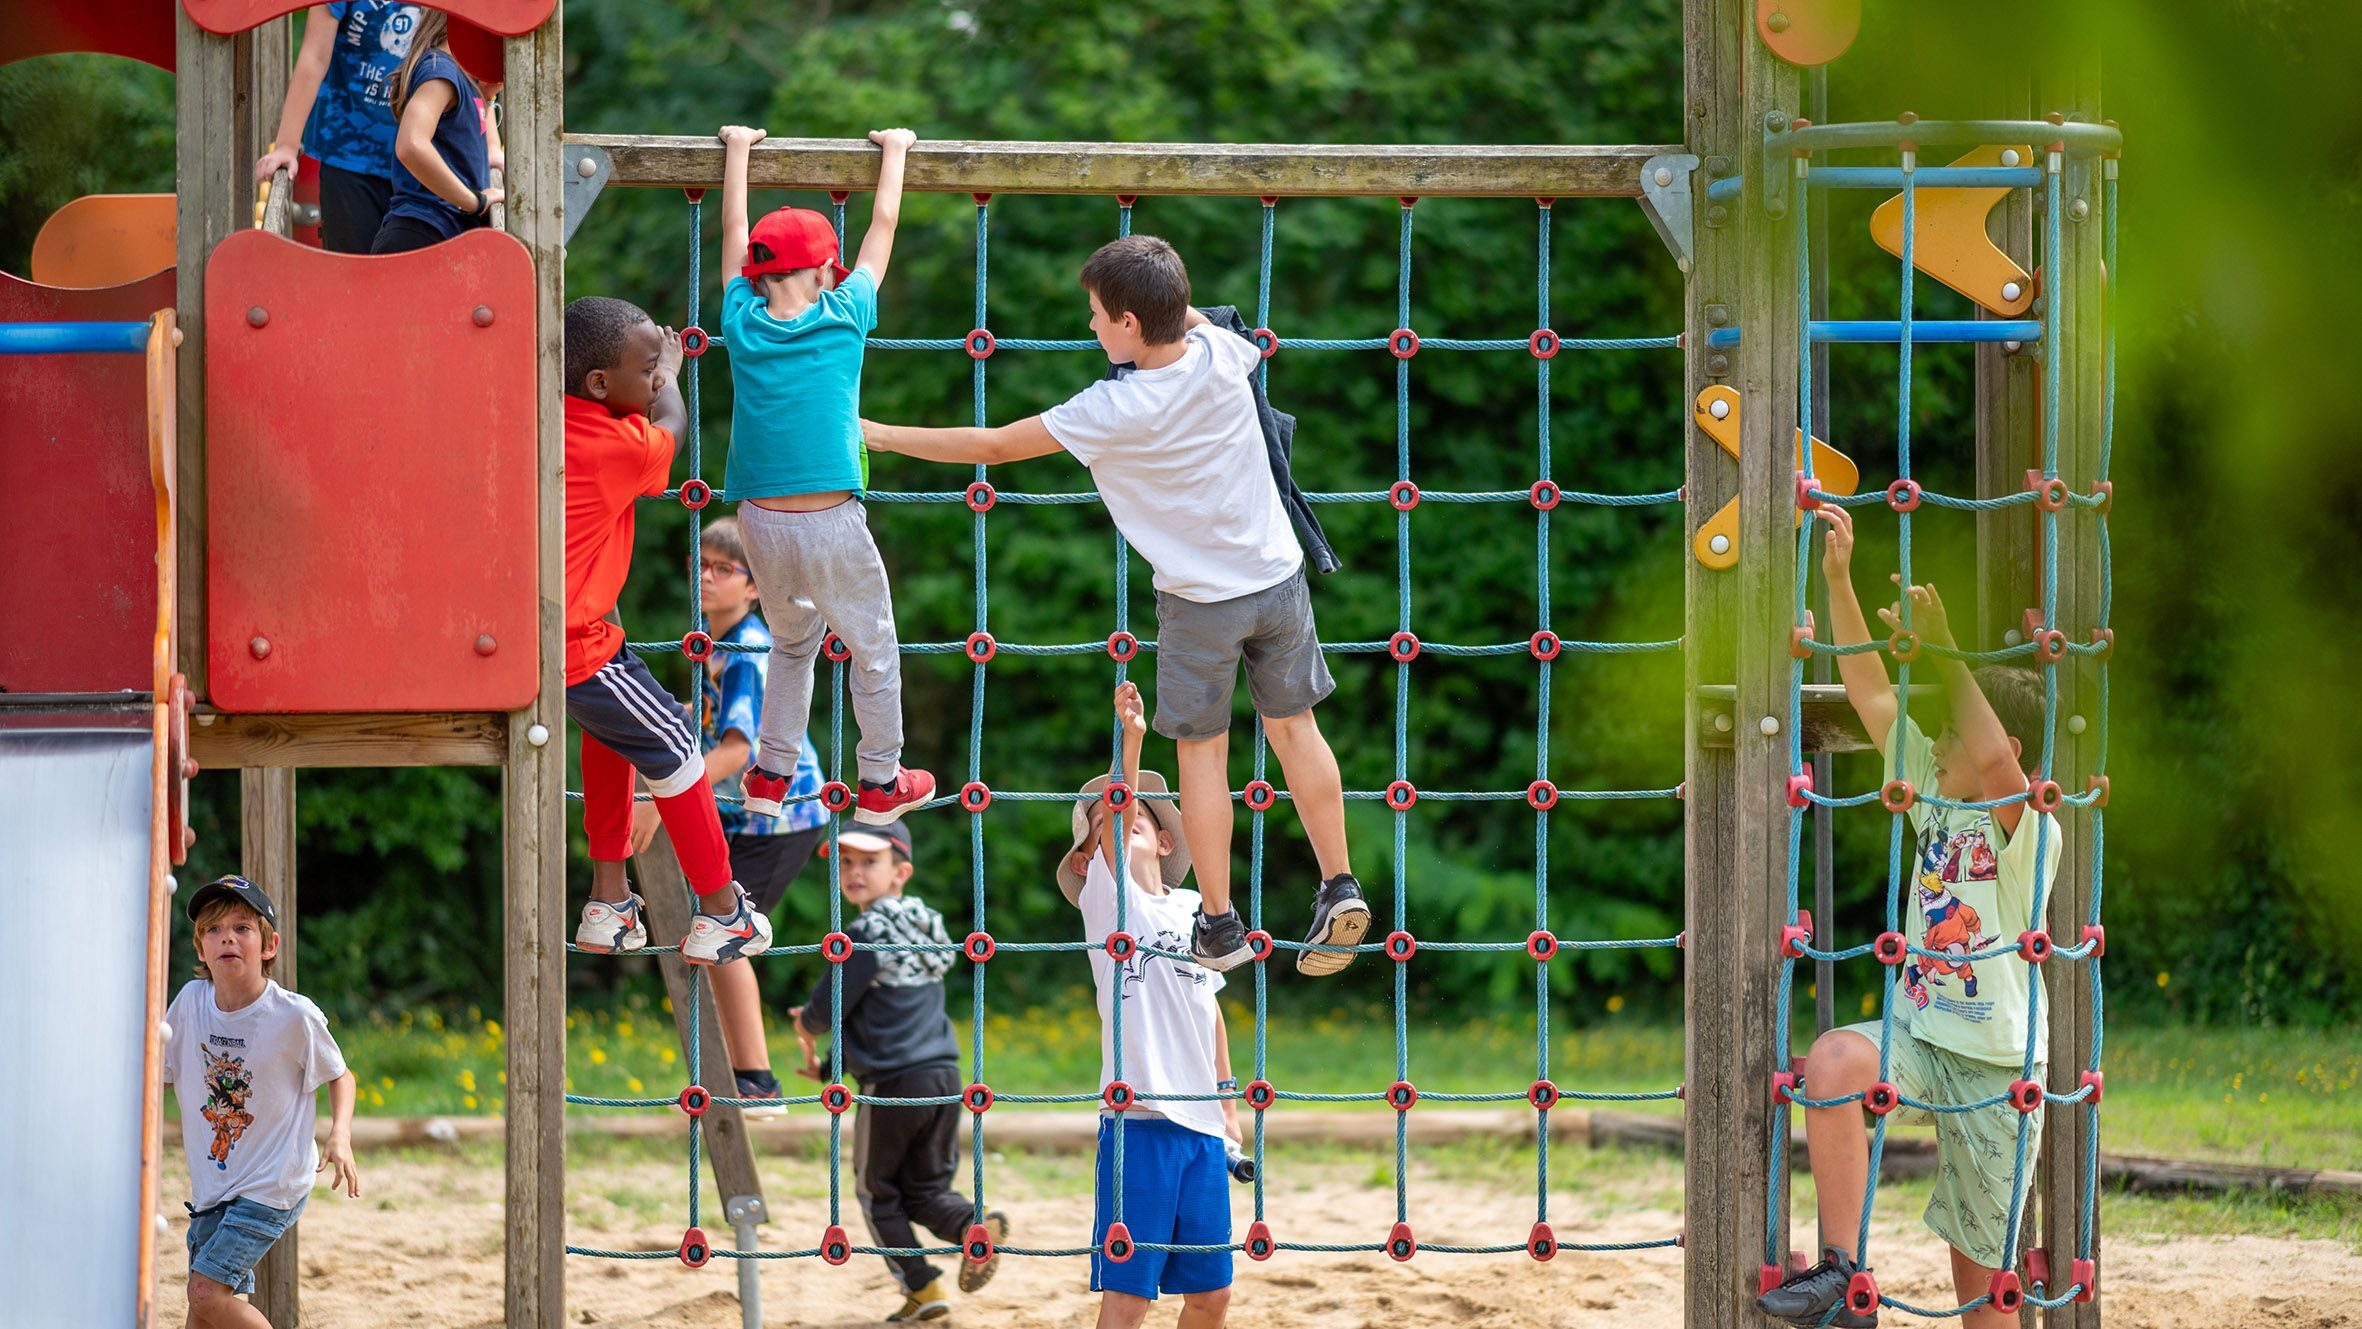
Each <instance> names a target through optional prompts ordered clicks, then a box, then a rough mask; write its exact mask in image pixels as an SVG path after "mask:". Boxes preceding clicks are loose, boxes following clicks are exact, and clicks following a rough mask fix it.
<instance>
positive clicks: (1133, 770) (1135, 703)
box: [1115, 679, 1148, 843]
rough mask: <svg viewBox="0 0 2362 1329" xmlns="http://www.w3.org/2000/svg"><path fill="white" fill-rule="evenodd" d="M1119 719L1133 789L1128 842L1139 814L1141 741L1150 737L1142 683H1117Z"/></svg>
mask: <svg viewBox="0 0 2362 1329" xmlns="http://www.w3.org/2000/svg"><path fill="white" fill-rule="evenodd" d="M1115 718H1116V723H1118V724H1120V725H1121V726H1123V731H1124V737H1123V750H1124V755H1123V777H1122V778H1123V782H1124V785H1125V787H1127V788H1129V789H1131V790H1132V791H1133V797H1132V798H1130V799H1129V800H1127V801H1126V802H1125V803H1124V826H1123V836H1124V842H1125V843H1129V842H1130V841H1131V838H1132V818H1134V817H1136V816H1138V815H1139V812H1140V799H1139V797H1138V795H1139V790H1140V744H1141V742H1142V741H1143V740H1145V739H1146V738H1147V737H1148V718H1147V715H1146V714H1145V713H1144V712H1143V711H1142V710H1141V707H1140V685H1139V684H1137V683H1134V682H1131V681H1130V680H1128V679H1127V680H1125V681H1124V682H1121V683H1118V684H1116V685H1115Z"/></svg>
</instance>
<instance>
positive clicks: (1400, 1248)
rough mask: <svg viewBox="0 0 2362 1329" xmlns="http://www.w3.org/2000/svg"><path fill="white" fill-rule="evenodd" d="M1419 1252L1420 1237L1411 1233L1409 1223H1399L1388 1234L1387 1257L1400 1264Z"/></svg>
mask: <svg viewBox="0 0 2362 1329" xmlns="http://www.w3.org/2000/svg"><path fill="white" fill-rule="evenodd" d="M1418 1253H1419V1239H1418V1238H1417V1237H1414V1236H1412V1235H1411V1225H1410V1224H1409V1223H1397V1224H1395V1225H1394V1230H1393V1231H1392V1232H1389V1233H1387V1234H1386V1257H1387V1258H1388V1259H1390V1260H1393V1261H1394V1262H1395V1263H1397V1264H1400V1263H1402V1262H1403V1261H1405V1260H1408V1259H1410V1258H1411V1257H1412V1256H1414V1255H1417V1254H1418Z"/></svg>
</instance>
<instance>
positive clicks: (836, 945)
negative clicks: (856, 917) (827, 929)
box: [820, 932, 853, 964]
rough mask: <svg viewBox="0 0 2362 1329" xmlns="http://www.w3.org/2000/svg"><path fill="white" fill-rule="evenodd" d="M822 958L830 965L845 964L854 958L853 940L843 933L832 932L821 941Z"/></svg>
mask: <svg viewBox="0 0 2362 1329" xmlns="http://www.w3.org/2000/svg"><path fill="white" fill-rule="evenodd" d="M820 958H821V959H823V960H826V961H828V962H829V963H830V964H843V963H844V962H845V961H847V960H850V959H852V958H853V939H852V938H851V937H848V936H846V935H845V934H844V933H842V932H831V933H829V934H828V935H827V936H825V937H822V938H821V939H820Z"/></svg>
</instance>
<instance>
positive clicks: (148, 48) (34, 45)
mask: <svg viewBox="0 0 2362 1329" xmlns="http://www.w3.org/2000/svg"><path fill="white" fill-rule="evenodd" d="M300 7H301V6H293V5H291V6H289V8H300ZM6 13H7V21H6V22H0V65H5V64H10V63H13V62H14V61H18V60H29V59H31V58H32V57H34V56H37V55H63V54H66V53H69V52H75V51H90V52H94V53H96V54H99V55H121V56H128V57H130V58H131V59H133V60H144V61H146V62H147V63H149V64H151V65H154V66H155V67H157V68H158V69H170V68H172V62H173V57H174V51H173V31H172V9H171V7H170V6H168V5H162V4H158V3H157V2H156V0H9V3H8V4H7V6H6Z"/></svg>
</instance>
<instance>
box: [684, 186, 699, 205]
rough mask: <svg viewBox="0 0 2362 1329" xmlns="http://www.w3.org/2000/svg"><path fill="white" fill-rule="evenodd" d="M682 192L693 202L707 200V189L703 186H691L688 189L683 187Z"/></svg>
mask: <svg viewBox="0 0 2362 1329" xmlns="http://www.w3.org/2000/svg"><path fill="white" fill-rule="evenodd" d="M681 193H682V194H684V195H686V196H687V197H688V199H689V201H690V202H691V203H702V202H704V201H705V190H704V189H703V188H702V187H698V186H691V187H689V188H687V189H683V190H682V191H681Z"/></svg>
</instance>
